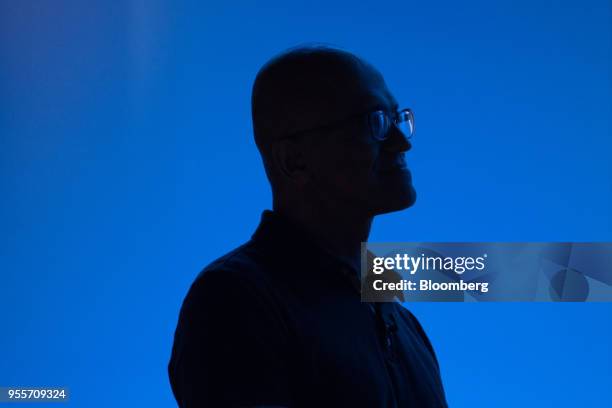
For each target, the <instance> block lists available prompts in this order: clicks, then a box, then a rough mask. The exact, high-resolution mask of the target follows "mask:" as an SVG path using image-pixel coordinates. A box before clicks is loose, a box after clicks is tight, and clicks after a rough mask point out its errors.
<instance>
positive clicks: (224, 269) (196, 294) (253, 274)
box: [185, 241, 270, 303]
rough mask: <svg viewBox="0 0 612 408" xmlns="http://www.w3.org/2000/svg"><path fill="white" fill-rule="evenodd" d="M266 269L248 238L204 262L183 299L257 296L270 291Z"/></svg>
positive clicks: (215, 300) (221, 299) (238, 298)
mask: <svg viewBox="0 0 612 408" xmlns="http://www.w3.org/2000/svg"><path fill="white" fill-rule="evenodd" d="M267 272H268V271H267V268H266V266H265V259H264V258H263V257H262V256H261V254H260V253H259V252H258V251H257V249H256V248H255V247H254V245H253V243H252V241H249V242H247V243H245V244H243V245H240V246H239V247H237V248H235V249H234V250H232V251H230V252H228V253H226V254H225V255H223V256H220V257H219V258H217V259H215V260H214V261H212V262H211V263H209V264H208V265H206V266H205V267H204V268H203V269H202V270H201V271H200V273H199V274H198V275H197V276H196V278H195V279H194V281H193V283H192V284H191V287H190V288H189V291H188V293H187V296H186V299H185V301H186V303H191V302H193V301H195V302H197V303H201V301H204V302H206V303H211V302H217V301H227V300H231V301H240V299H244V298H252V297H254V296H261V294H262V293H263V292H269V290H270V289H269V286H270V279H269V276H268V273H267ZM251 300H252V299H251Z"/></svg>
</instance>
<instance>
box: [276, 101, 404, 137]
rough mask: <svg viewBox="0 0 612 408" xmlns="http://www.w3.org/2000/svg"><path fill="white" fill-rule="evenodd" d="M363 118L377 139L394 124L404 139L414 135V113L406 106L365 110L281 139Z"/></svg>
mask: <svg viewBox="0 0 612 408" xmlns="http://www.w3.org/2000/svg"><path fill="white" fill-rule="evenodd" d="M358 117H359V118H363V117H365V118H366V119H367V125H368V128H369V131H370V135H371V136H372V137H373V138H374V139H375V140H377V141H379V142H382V141H384V140H386V139H387V138H388V137H389V133H390V132H389V130H390V129H391V126H392V125H394V126H395V127H396V128H397V129H398V130H399V131H400V132H402V134H403V135H404V137H405V138H406V139H412V137H413V136H414V113H413V112H412V110H411V109H409V108H406V109H402V110H400V111H398V112H392V113H389V112H387V111H385V110H380V109H379V110H375V111H370V112H367V113H366V114H363V113H362V114H358V115H353V116H351V117H348V118H345V119H342V120H340V121H337V122H334V123H331V124H328V125H324V126H317V127H314V128H310V129H306V130H301V131H298V132H295V133H292V134H289V135H286V136H283V137H282V138H281V139H288V138H293V137H297V136H301V135H304V134H306V133H310V132H313V131H316V130H326V129H332V128H335V127H338V126H340V125H343V124H344V123H346V122H349V121H353V120H355V118H358Z"/></svg>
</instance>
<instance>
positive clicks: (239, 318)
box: [168, 211, 447, 408]
mask: <svg viewBox="0 0 612 408" xmlns="http://www.w3.org/2000/svg"><path fill="white" fill-rule="evenodd" d="M354 273H356V271H354V270H353V269H351V268H350V266H348V264H346V263H344V262H342V261H340V260H339V259H337V258H335V257H333V256H331V255H329V254H328V253H326V252H325V251H323V250H321V249H320V248H318V246H317V245H316V244H315V243H313V242H312V241H309V240H308V239H307V238H306V237H305V235H304V234H303V233H302V232H301V231H300V230H299V228H296V226H294V225H292V224H291V223H290V222H288V221H287V220H285V219H284V218H283V217H281V216H280V215H278V214H276V213H274V212H271V211H265V212H264V213H263V215H262V220H261V223H260V225H259V227H258V228H257V230H256V231H255V233H254V234H253V236H252V238H251V240H250V241H248V242H247V243H246V244H244V245H242V246H240V247H239V248H237V249H235V250H234V251H232V252H230V253H228V254H227V255H225V256H223V257H221V258H219V259H217V260H216V261H214V262H213V263H211V264H210V265H208V266H207V267H206V268H205V269H204V270H203V271H202V272H201V273H200V274H199V275H198V277H197V278H196V279H195V281H194V283H193V284H192V286H191V288H190V290H189V292H188V294H187V296H186V298H185V300H184V302H183V306H182V308H181V312H180V316H179V322H178V326H177V328H176V333H175V338H174V346H173V349H172V357H171V359H170V363H169V365H168V371H169V375H170V383H171V385H172V391H173V393H174V396H175V397H176V400H177V402H178V404H179V406H181V407H183V408H195V407H234V406H236V407H244V406H266V407H278V406H281V407H351V408H355V407H373V408H378V407H381V408H382V407H446V406H447V405H446V401H445V396H444V390H443V387H442V381H441V378H440V370H439V367H438V362H437V360H436V357H435V354H434V351H433V348H432V346H431V344H430V342H429V340H428V339H427V336H426V335H425V333H424V331H423V329H422V327H421V325H420V324H419V322H418V321H417V319H416V318H415V317H414V316H413V315H412V314H411V313H410V312H409V311H408V310H407V309H405V308H403V307H402V306H401V305H399V304H398V303H374V304H372V303H362V302H361V301H360V295H359V292H358V290H357V289H356V287H355V280H356V279H357V278H356V276H355V275H354ZM357 287H358V285H357Z"/></svg>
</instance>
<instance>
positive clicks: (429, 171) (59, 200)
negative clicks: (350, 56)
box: [0, 0, 612, 407]
mask: <svg viewBox="0 0 612 408" xmlns="http://www.w3.org/2000/svg"><path fill="white" fill-rule="evenodd" d="M611 21H612V17H611V7H610V3H609V2H608V1H604V0H587V1H584V2H576V1H573V0H571V1H570V0H562V1H560V0H554V1H553V0H549V1H533V0H529V1H528V0H513V1H509V0H504V1H495V2H492V1H462V2H457V1H430V2H415V1H389V2H346V1H319V0H316V1H308V2H306V1H304V2H301V3H292V4H288V3H287V2H284V1H262V0H260V1H249V2H246V1H245V2H229V3H227V4H220V3H219V4H208V3H206V2H195V1H194V2H171V1H170V0H166V1H162V0H157V1H146V0H132V1H126V2H112V1H101V0H100V1H87V2H85V1H81V0H74V1H68V0H63V1H50V0H49V1H13V2H8V1H5V2H2V5H1V6H0V234H1V235H0V239H1V241H0V386H9V385H10V386H37V385H38V386H46V385H63V386H68V387H70V388H71V390H72V401H71V403H70V404H69V405H70V406H75V407H110V406H113V407H128V406H147V407H169V406H173V404H174V401H173V398H172V395H171V392H170V388H169V384H168V380H167V376H166V364H167V360H168V357H169V353H170V347H171V344H172V336H173V331H174V327H175V324H176V320H177V314H178V310H179V307H180V304H181V301H182V299H183V296H184V294H185V292H186V290H187V288H188V286H189V284H190V283H191V281H192V280H193V278H194V277H195V275H196V274H197V273H198V272H199V270H200V269H201V268H202V267H203V266H204V265H205V264H207V263H208V262H210V261H211V260H212V259H214V258H215V257H217V256H219V255H221V254H222V253H224V252H225V251H227V250H229V249H231V248H232V247H234V246H236V245H238V244H240V243H242V242H244V241H245V240H247V239H248V238H249V236H250V234H251V232H252V231H253V229H254V228H255V226H256V224H257V223H258V220H259V214H260V211H261V210H262V209H264V208H268V207H270V191H269V188H268V186H267V182H266V180H265V176H264V172H263V170H262V167H261V163H260V159H259V157H258V154H257V151H256V149H255V145H254V143H253V141H252V137H251V124H250V107H249V94H250V87H251V83H252V80H253V78H254V75H255V73H256V71H257V69H258V68H259V67H260V65H261V64H262V63H264V62H265V61H266V59H268V58H269V57H270V56H272V55H273V54H275V53H277V52H279V51H280V50H282V49H284V48H286V47H289V46H292V45H295V44H297V43H302V42H305V41H324V42H330V43H333V44H338V45H341V46H344V47H346V48H347V49H349V50H352V51H354V52H356V53H358V54H360V55H362V56H364V57H365V58H367V59H369V60H370V61H371V62H372V63H373V64H374V65H376V66H377V67H379V69H380V70H381V71H382V72H383V73H384V74H385V76H386V78H387V81H388V84H389V86H390V87H391V89H392V90H393V91H394V92H395V94H396V96H397V98H398V99H399V101H401V102H402V104H403V105H406V106H410V107H412V108H413V109H414V110H415V113H416V120H417V122H418V124H417V128H418V134H417V137H416V139H415V141H414V148H413V150H412V151H411V152H410V153H409V163H410V165H411V166H412V168H413V174H414V180H415V185H416V188H417V189H418V194H419V198H418V202H417V204H416V206H415V207H414V208H412V209H411V210H408V211H405V212H401V213H397V214H391V215H386V216H384V217H380V218H378V219H377V220H376V222H375V225H374V229H373V231H372V236H371V239H372V240H379V241H454V240H457V241H494V240H499V241H610V240H612V216H611V212H610V209H611V208H612V163H611V160H610V156H612V138H611V132H610V130H611V129H610V118H611V117H612V108H611V100H612V98H611V95H612V89H611V82H610V72H611V71H612V69H611V68H612V67H611V26H612V23H611ZM412 310H413V311H414V312H415V314H416V315H417V316H418V317H419V318H420V319H421V321H422V323H423V325H424V326H425V328H426V329H427V330H428V332H429V335H430V337H431V339H432V341H433V343H434V345H435V347H436V349H437V352H438V356H439V360H440V363H441V366H442V372H443V377H444V382H445V385H446V390H447V395H448V400H449V402H450V404H451V406H453V407H467V406H469V407H517V406H527V407H575V406H585V407H586V406H589V407H600V406H603V405H605V404H607V403H609V401H610V389H609V387H610V384H612V368H611V367H612V351H611V346H610V338H611V337H612V304H418V305H414V306H413V307H412Z"/></svg>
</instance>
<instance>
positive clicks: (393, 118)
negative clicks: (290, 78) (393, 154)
mask: <svg viewBox="0 0 612 408" xmlns="http://www.w3.org/2000/svg"><path fill="white" fill-rule="evenodd" d="M377 112H382V113H384V114H385V116H386V117H387V118H389V119H390V120H391V124H392V125H393V126H395V127H396V128H397V130H399V131H400V132H401V133H402V135H404V137H405V138H406V139H408V140H411V139H412V138H413V137H414V134H415V131H416V126H415V120H414V111H413V110H412V109H410V108H403V109H400V110H396V111H394V112H393V115H391V114H390V112H388V111H386V110H384V109H374V110H369V111H367V112H362V113H358V114H355V115H351V116H349V117H346V118H343V119H339V120H336V121H333V122H332V123H329V124H326V125H321V126H315V127H312V128H307V129H303V130H298V131H296V132H293V133H290V134H288V135H284V136H282V137H280V138H278V139H277V140H285V139H293V138H299V137H301V136H303V135H305V134H307V133H311V132H314V131H317V130H328V129H333V128H336V127H340V126H342V125H343V124H344V123H346V122H348V121H350V120H353V119H355V118H358V117H360V116H366V115H372V114H374V113H377ZM403 113H406V114H408V117H410V118H412V133H411V134H410V135H406V134H405V133H404V131H403V130H401V129H400V127H399V123H400V122H399V121H398V120H399V117H400V116H401V115H402V114H403ZM369 119H370V117H369V116H368V126H369ZM403 122H406V121H403ZM390 129H391V126H389V128H388V129H387V131H386V132H385V137H383V138H377V137H375V136H374V135H373V134H372V129H371V127H370V129H369V133H370V137H372V139H374V140H376V141H377V142H384V141H385V140H387V139H388V136H387V135H388V134H389V130H390Z"/></svg>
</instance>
